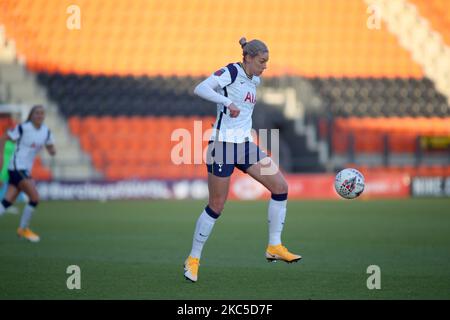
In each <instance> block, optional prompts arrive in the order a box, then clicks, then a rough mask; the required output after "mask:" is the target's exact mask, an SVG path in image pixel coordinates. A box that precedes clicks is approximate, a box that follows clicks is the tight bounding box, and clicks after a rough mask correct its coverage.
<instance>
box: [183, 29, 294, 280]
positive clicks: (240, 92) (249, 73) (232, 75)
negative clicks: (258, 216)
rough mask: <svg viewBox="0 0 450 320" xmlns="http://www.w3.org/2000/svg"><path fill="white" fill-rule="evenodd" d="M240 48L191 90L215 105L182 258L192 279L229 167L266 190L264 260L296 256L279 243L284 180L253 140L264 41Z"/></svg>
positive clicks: (222, 202) (225, 192) (221, 202)
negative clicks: (201, 188)
mask: <svg viewBox="0 0 450 320" xmlns="http://www.w3.org/2000/svg"><path fill="white" fill-rule="evenodd" d="M239 43H240V45H241V47H242V50H243V61H242V63H240V62H239V63H230V64H229V65H227V66H226V67H224V68H222V69H219V70H218V71H216V72H215V73H214V74H212V75H211V76H210V77H208V78H207V79H206V80H204V81H203V82H201V83H200V84H199V85H198V86H197V87H196V88H195V90H194V92H195V94H197V95H198V96H200V97H201V98H203V99H206V100H208V101H211V102H214V103H216V104H217V119H216V122H215V124H214V129H215V131H214V132H213V134H212V136H211V139H210V142H209V148H208V159H207V170H208V189H209V201H208V205H207V206H206V207H205V209H204V210H203V212H202V213H201V215H200V217H199V218H198V220H197V224H196V227H195V231H194V239H193V243H192V250H191V253H190V254H189V256H188V258H187V259H186V261H185V263H184V276H185V277H186V279H187V280H190V281H192V282H196V281H197V279H198V267H199V262H200V256H201V252H202V249H203V246H204V244H205V242H206V240H207V239H208V237H209V235H210V233H211V231H212V229H213V226H214V224H215V222H216V220H217V218H218V217H219V216H220V214H221V212H222V210H223V208H224V205H225V201H226V199H227V195H228V188H229V184H230V177H231V174H232V173H233V170H234V168H235V167H236V168H238V169H239V170H241V171H243V172H245V173H247V174H249V175H250V176H251V177H253V178H254V179H256V180H257V181H259V182H260V183H262V184H263V185H264V186H265V187H266V188H267V189H268V190H269V191H270V192H271V193H272V196H271V200H270V202H269V209H268V211H269V212H268V218H269V219H268V220H269V244H268V246H267V249H266V258H267V259H268V260H269V261H276V260H282V261H286V262H295V261H299V260H300V259H301V256H299V255H296V254H292V253H290V252H289V251H288V250H287V249H286V247H284V246H283V245H282V243H281V232H282V230H283V224H284V220H285V216H286V202H287V194H288V185H287V182H286V180H285V179H284V177H283V175H282V174H281V172H280V171H279V170H278V168H277V167H276V166H275V164H274V163H271V162H272V160H271V159H270V158H269V157H268V156H267V155H266V154H265V153H264V152H263V151H262V150H260V149H259V147H258V146H257V145H256V144H255V143H253V140H252V135H251V129H252V112H253V108H254V106H255V103H256V87H257V86H258V85H259V83H260V79H259V76H260V75H261V74H262V73H263V71H264V70H265V69H266V65H267V61H268V60H269V50H268V49H267V46H266V45H265V44H264V43H263V42H261V41H259V40H252V41H250V42H247V41H246V39H245V38H242V39H240V41H239ZM268 164H271V165H272V166H275V168H276V170H275V174H270V175H267V174H263V171H262V169H263V168H266V167H267V165H268Z"/></svg>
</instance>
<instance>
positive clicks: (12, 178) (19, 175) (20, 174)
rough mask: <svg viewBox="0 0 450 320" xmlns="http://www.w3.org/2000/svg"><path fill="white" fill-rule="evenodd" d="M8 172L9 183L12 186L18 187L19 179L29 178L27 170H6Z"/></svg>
mask: <svg viewBox="0 0 450 320" xmlns="http://www.w3.org/2000/svg"><path fill="white" fill-rule="evenodd" d="M8 174H9V181H8V182H9V183H10V184H12V185H13V186H16V187H18V186H19V183H20V181H22V180H24V179H31V176H30V174H29V173H28V171H27V170H8Z"/></svg>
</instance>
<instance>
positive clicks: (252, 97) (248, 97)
mask: <svg viewBox="0 0 450 320" xmlns="http://www.w3.org/2000/svg"><path fill="white" fill-rule="evenodd" d="M244 102H250V103H256V96H255V95H254V94H253V93H251V92H247V95H246V96H245V99H244Z"/></svg>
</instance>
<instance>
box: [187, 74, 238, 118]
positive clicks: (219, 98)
mask: <svg viewBox="0 0 450 320" xmlns="http://www.w3.org/2000/svg"><path fill="white" fill-rule="evenodd" d="M230 82H231V76H230V73H229V72H228V70H227V69H226V68H223V69H220V70H218V71H216V72H215V73H214V74H212V75H211V76H209V77H208V78H206V79H205V80H203V81H202V82H200V83H199V84H198V85H197V86H196V87H195V89H194V93H195V94H196V95H198V96H199V97H201V98H203V99H205V100H208V101H211V102H214V103H216V104H222V105H224V106H225V107H226V108H227V109H228V110H229V115H230V117H232V118H235V117H237V116H238V115H239V113H240V110H239V108H238V107H236V105H235V104H234V103H233V101H231V100H230V99H229V98H228V97H225V96H223V95H221V94H219V93H217V91H216V89H218V88H225V87H226V86H227V85H228V84H230Z"/></svg>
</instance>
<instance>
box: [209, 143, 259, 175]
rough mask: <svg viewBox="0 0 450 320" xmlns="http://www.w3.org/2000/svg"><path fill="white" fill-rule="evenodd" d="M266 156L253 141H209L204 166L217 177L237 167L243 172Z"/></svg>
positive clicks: (231, 171) (229, 173)
mask: <svg viewBox="0 0 450 320" xmlns="http://www.w3.org/2000/svg"><path fill="white" fill-rule="evenodd" d="M266 157H267V154H266V153H265V152H264V151H262V150H261V149H260V148H259V147H258V146H257V145H256V144H255V143H253V142H250V141H246V142H242V143H231V142H222V141H209V143H208V149H207V154H206V167H207V169H208V172H209V173H212V174H213V175H215V176H217V177H229V176H231V174H232V173H233V171H234V168H235V167H236V168H238V169H239V170H241V171H243V172H247V169H248V168H250V167H251V166H252V165H254V164H255V163H256V162H258V161H259V160H261V159H264V158H266Z"/></svg>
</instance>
